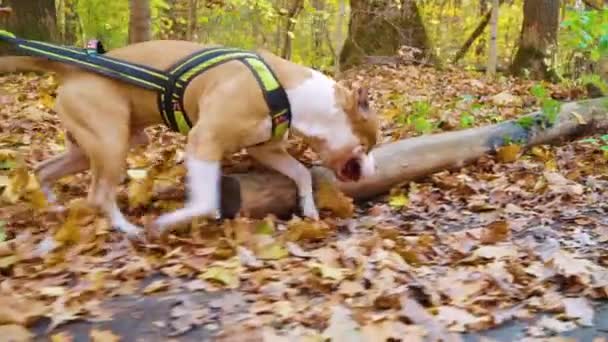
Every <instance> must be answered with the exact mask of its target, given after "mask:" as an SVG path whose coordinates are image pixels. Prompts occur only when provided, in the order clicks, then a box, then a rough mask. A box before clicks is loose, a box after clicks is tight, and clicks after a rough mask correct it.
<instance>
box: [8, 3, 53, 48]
mask: <svg viewBox="0 0 608 342" xmlns="http://www.w3.org/2000/svg"><path fill="white" fill-rule="evenodd" d="M2 5H3V6H6V7H8V8H11V9H12V13H11V14H10V15H2V16H0V27H2V28H3V29H5V30H8V31H10V32H13V33H14V34H16V35H17V36H18V37H22V38H26V39H33V40H41V41H47V42H48V41H51V42H53V41H57V40H58V38H59V34H58V31H57V13H56V10H55V0H4V1H3V2H2ZM7 53H10V54H14V53H16V51H15V50H14V49H12V48H11V47H8V46H4V45H3V46H2V47H1V48H0V55H1V54H7Z"/></svg>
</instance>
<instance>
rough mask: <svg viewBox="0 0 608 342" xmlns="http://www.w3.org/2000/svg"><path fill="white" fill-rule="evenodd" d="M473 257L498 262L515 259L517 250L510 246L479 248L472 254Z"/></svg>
mask: <svg viewBox="0 0 608 342" xmlns="http://www.w3.org/2000/svg"><path fill="white" fill-rule="evenodd" d="M473 255H474V256H475V257H478V258H484V259H496V260H499V259H502V258H515V257H517V250H516V249H515V247H514V246H512V245H503V246H481V247H479V248H478V249H476V250H475V251H474V252H473Z"/></svg>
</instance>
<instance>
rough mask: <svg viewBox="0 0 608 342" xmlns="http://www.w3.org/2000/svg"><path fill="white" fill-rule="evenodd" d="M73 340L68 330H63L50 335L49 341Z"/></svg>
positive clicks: (64, 341)
mask: <svg viewBox="0 0 608 342" xmlns="http://www.w3.org/2000/svg"><path fill="white" fill-rule="evenodd" d="M72 341H74V337H72V335H70V334H69V333H68V332H66V331H63V332H60V333H57V334H54V335H53V336H51V342H72Z"/></svg>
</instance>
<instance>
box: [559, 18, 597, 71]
mask: <svg viewBox="0 0 608 342" xmlns="http://www.w3.org/2000/svg"><path fill="white" fill-rule="evenodd" d="M561 26H562V28H563V29H564V30H563V31H562V32H563V34H562V44H563V46H564V47H565V48H568V49H572V50H574V52H578V53H580V54H583V55H585V56H588V57H589V58H590V59H591V60H592V61H594V62H597V61H599V59H600V58H601V57H602V56H606V55H607V54H608V10H602V11H598V10H572V9H569V10H568V11H567V12H566V19H565V20H564V21H563V22H562V25H561Z"/></svg>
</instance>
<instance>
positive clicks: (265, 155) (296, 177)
mask: <svg viewBox="0 0 608 342" xmlns="http://www.w3.org/2000/svg"><path fill="white" fill-rule="evenodd" d="M247 151H248V152H249V154H250V155H251V156H252V157H253V158H254V159H256V160H257V161H259V162H260V163H261V164H263V165H265V166H266V167H269V168H272V169H274V170H276V171H278V172H280V173H282V174H284V175H285V176H287V177H289V178H291V179H292V180H293V181H294V182H295V183H296V186H297V187H298V195H299V197H300V208H301V209H302V214H303V215H304V216H306V217H308V218H311V219H313V220H318V219H319V212H318V211H317V206H316V205H315V199H314V195H313V191H312V176H311V175H310V171H309V170H308V169H307V168H306V167H305V166H304V165H302V164H301V163H300V162H299V161H297V160H296V159H295V158H294V157H292V156H291V155H290V154H289V153H287V151H285V148H284V147H283V146H282V145H280V144H270V145H262V146H257V147H252V148H249V149H248V150H247Z"/></svg>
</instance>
